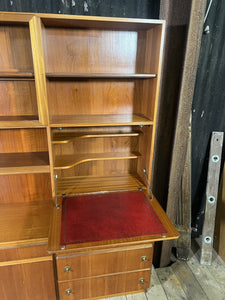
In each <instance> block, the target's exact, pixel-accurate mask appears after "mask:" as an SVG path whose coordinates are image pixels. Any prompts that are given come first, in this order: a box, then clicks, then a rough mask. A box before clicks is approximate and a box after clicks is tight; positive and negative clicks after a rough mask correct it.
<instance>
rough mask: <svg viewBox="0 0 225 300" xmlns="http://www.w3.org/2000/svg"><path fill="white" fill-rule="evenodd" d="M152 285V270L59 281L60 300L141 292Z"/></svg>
mask: <svg viewBox="0 0 225 300" xmlns="http://www.w3.org/2000/svg"><path fill="white" fill-rule="evenodd" d="M149 285H150V271H139V272H131V273H123V274H118V275H109V276H101V277H94V278H84V279H76V280H72V281H67V282H61V283H59V295H60V300H64V299H65V300H67V299H69V300H73V299H74V300H75V299H76V300H78V299H86V298H97V297H106V296H107V297H108V296H113V295H115V294H126V293H131V292H141V291H144V290H146V289H147V288H148V287H149Z"/></svg>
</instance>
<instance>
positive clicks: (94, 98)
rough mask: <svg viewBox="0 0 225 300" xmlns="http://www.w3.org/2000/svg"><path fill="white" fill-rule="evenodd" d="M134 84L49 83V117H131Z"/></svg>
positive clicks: (90, 81) (95, 81)
mask: <svg viewBox="0 0 225 300" xmlns="http://www.w3.org/2000/svg"><path fill="white" fill-rule="evenodd" d="M134 87H135V84H134V81H121V80H110V81H106V80H85V81H74V82H72V81H62V82H60V81H49V83H48V99H49V111H50V113H51V115H53V116H54V115H87V114H94V115H98V114H101V115H105V114H132V112H133V101H134Z"/></svg>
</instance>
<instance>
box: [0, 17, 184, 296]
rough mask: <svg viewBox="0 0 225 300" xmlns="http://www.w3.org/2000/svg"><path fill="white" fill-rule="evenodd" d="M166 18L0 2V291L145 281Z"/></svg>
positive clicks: (100, 287) (162, 236) (155, 230)
mask: <svg viewBox="0 0 225 300" xmlns="http://www.w3.org/2000/svg"><path fill="white" fill-rule="evenodd" d="M164 25H165V24H164V21H161V20H143V19H120V18H103V17H86V16H66V15H65V16H63V15H50V14H49V15H47V14H26V13H3V12H2V13H0V40H1V45H0V187H1V193H0V298H1V299H4V300H5V299H7V300H11V299H24V300H25V299H41V300H43V299H48V300H49V299H58V298H59V299H88V298H105V297H109V296H113V295H120V294H126V293H134V292H139V291H144V290H146V289H147V288H149V284H150V275H151V264H152V255H153V245H154V242H155V241H159V240H166V239H174V238H177V237H178V233H177V231H176V229H175V228H174V226H173V224H172V223H171V222H170V221H169V219H168V217H167V216H166V214H165V213H164V211H163V210H162V208H161V207H160V205H159V204H158V202H157V200H156V199H155V197H154V196H153V195H152V192H151V188H150V182H151V176H152V164H153V149H154V138H155V135H156V116H157V106H158V94H159V82H160V70H161V64H162V53H163V37H164Z"/></svg>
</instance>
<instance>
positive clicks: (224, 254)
mask: <svg viewBox="0 0 225 300" xmlns="http://www.w3.org/2000/svg"><path fill="white" fill-rule="evenodd" d="M224 207H225V167H224V165H223V173H222V177H221V181H220V188H219V194H218V204H217V211H216V223H215V236H214V248H215V249H216V251H217V252H218V254H219V256H220V257H221V258H222V259H223V261H225V213H224V211H225V209H224Z"/></svg>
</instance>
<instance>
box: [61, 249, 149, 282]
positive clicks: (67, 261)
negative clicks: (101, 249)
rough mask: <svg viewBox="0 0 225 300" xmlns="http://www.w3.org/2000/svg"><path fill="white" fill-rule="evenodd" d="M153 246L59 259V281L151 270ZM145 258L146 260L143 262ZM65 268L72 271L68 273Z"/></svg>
mask: <svg viewBox="0 0 225 300" xmlns="http://www.w3.org/2000/svg"><path fill="white" fill-rule="evenodd" d="M152 254H153V249H152V245H150V246H149V248H147V247H146V248H141V249H132V250H121V249H120V250H118V251H112V252H110V251H109V252H106V253H98V254H87V255H74V256H73V255H68V256H67V257H64V258H63V257H60V256H59V257H57V259H56V263H57V270H58V281H64V280H72V279H78V278H85V277H92V276H101V275H103V274H113V273H120V272H129V271H135V270H143V269H148V270H149V269H150V268H151V265H152ZM142 257H145V259H146V260H143V259H142ZM65 266H69V267H70V268H71V269H70V271H69V272H68V273H67V272H65V270H64V267H65Z"/></svg>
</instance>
